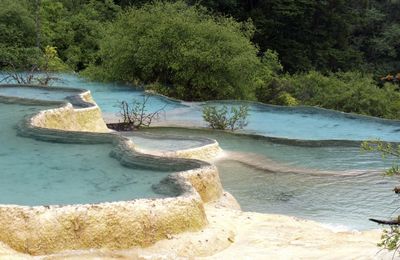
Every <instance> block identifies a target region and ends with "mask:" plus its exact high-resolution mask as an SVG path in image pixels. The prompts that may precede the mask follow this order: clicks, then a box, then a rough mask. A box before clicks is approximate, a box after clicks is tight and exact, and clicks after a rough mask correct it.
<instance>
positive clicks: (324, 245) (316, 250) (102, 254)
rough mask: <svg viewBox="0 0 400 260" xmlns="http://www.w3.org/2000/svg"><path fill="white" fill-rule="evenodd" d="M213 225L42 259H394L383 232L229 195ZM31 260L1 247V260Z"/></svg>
mask: <svg viewBox="0 0 400 260" xmlns="http://www.w3.org/2000/svg"><path fill="white" fill-rule="evenodd" d="M206 213H207V217H208V219H209V225H208V226H207V227H206V228H205V229H203V230H202V231H200V232H191V233H183V234H179V235H174V236H171V237H169V238H168V239H165V240H162V241H159V242H157V243H156V244H154V245H153V246H150V247H147V248H132V249H127V250H118V251H111V250H107V249H101V250H82V251H67V252H63V253H59V254H54V255H48V256H41V259H115V258H118V259H187V258H202V259H203V258H204V259H392V256H393V253H392V252H386V251H380V249H379V248H378V247H377V246H376V243H377V242H378V241H379V238H380V231H379V230H374V231H366V232H333V231H332V230H330V229H328V228H326V227H323V226H322V225H321V224H319V223H317V222H313V221H308V220H303V219H298V218H295V217H289V216H282V215H271V214H260V213H252V212H242V211H240V209H238V207H237V206H235V203H234V201H233V199H232V198H231V197H230V195H229V194H227V193H225V194H224V196H223V199H222V200H220V201H219V202H218V203H212V204H207V205H206ZM7 258H8V259H18V258H19V259H27V258H31V257H30V256H28V255H22V254H19V253H17V252H14V251H12V250H11V249H9V248H7V246H6V245H4V244H0V259H7Z"/></svg>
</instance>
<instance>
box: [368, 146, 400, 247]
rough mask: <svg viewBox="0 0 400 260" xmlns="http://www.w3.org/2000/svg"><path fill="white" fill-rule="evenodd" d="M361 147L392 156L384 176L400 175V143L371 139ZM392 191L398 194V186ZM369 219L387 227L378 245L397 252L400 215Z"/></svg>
mask: <svg viewBox="0 0 400 260" xmlns="http://www.w3.org/2000/svg"><path fill="white" fill-rule="evenodd" d="M361 148H362V150H364V151H368V152H379V153H380V154H381V156H382V158H386V157H392V158H393V166H392V167H390V168H389V169H387V170H386V171H385V176H394V175H400V167H399V159H400V145H397V144H396V145H395V144H391V143H388V142H382V141H380V140H373V141H365V142H363V143H362V144H361ZM393 191H394V192H395V193H396V194H400V187H398V186H397V187H395V188H394V189H393ZM370 220H371V221H374V222H376V223H379V224H381V225H386V226H388V227H389V228H386V229H384V230H383V233H382V235H381V242H379V243H378V246H379V247H382V248H384V249H387V250H390V251H393V250H394V252H395V253H396V252H398V251H399V248H400V216H398V217H397V218H396V219H394V220H388V221H387V220H377V219H370Z"/></svg>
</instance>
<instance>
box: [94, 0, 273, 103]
mask: <svg viewBox="0 0 400 260" xmlns="http://www.w3.org/2000/svg"><path fill="white" fill-rule="evenodd" d="M253 32H254V27H253V26H252V24H251V23H238V22H236V21H235V20H234V19H232V18H226V17H213V16H212V15H210V14H209V13H208V12H207V10H206V9H204V8H202V7H200V6H198V5H195V6H188V5H187V4H185V3H184V2H182V1H178V2H176V3H163V2H155V3H154V4H146V5H144V6H143V7H141V8H128V9H127V10H126V11H124V12H123V13H122V14H120V15H119V17H118V18H117V20H116V21H115V22H114V23H112V24H111V25H110V26H109V27H108V28H107V30H106V32H105V36H104V38H103V39H102V41H101V50H100V57H101V66H99V68H97V69H96V68H92V69H91V70H90V71H91V75H95V76H96V75H97V76H103V78H104V79H106V80H119V81H129V82H139V83H144V84H150V83H159V84H161V85H162V86H163V87H164V88H165V92H166V93H168V94H169V95H171V96H174V97H177V98H180V99H185V100H206V99H231V98H237V99H252V98H253V97H254V89H255V88H256V87H257V86H258V85H259V84H263V83H264V80H265V76H264V75H265V72H266V71H271V70H272V68H275V67H279V63H277V58H276V54H275V53H272V52H270V53H267V55H266V58H265V59H264V60H262V59H261V58H260V57H259V56H258V53H259V50H258V49H257V48H256V47H255V46H254V45H253V44H252V43H251V42H250V37H251V36H252V34H253ZM271 57H273V58H272V59H271ZM271 73H272V72H271Z"/></svg>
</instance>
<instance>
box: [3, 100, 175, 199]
mask: <svg viewBox="0 0 400 260" xmlns="http://www.w3.org/2000/svg"><path fill="white" fill-rule="evenodd" d="M44 108H45V107H43V106H40V107H35V106H22V105H10V104H2V103H0V111H1V113H0V133H1V135H0V144H1V145H0V179H1V181H0V192H1V195H0V204H20V205H49V204H75V203H96V202H106V201H118V200H131V199H137V198H148V197H151V198H154V197H160V196H161V195H159V194H156V193H154V192H153V190H152V188H151V186H152V184H157V183H158V182H159V181H160V180H161V179H162V178H164V177H165V176H167V175H168V174H169V172H165V171H153V170H152V171H149V170H144V169H131V168H126V167H123V166H121V164H120V163H119V162H118V161H117V160H115V159H113V158H111V157H110V156H109V153H110V151H111V149H112V148H113V146H112V145H111V144H110V145H105V144H98V145H84V144H60V143H51V142H41V141H36V140H33V139H31V138H23V137H19V136H17V131H16V129H15V126H16V125H17V124H18V123H19V121H20V120H22V119H23V117H24V116H25V115H27V114H32V113H35V112H37V111H39V110H42V109H44Z"/></svg>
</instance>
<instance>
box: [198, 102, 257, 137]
mask: <svg viewBox="0 0 400 260" xmlns="http://www.w3.org/2000/svg"><path fill="white" fill-rule="evenodd" d="M248 115H249V107H248V106H246V105H241V106H232V107H231V108H230V109H228V107H227V106H225V105H223V106H220V107H216V106H206V107H204V108H203V119H204V121H206V122H207V123H208V125H209V127H211V128H212V129H219V130H226V129H229V130H231V131H235V130H238V129H243V128H244V127H245V126H247V124H248V121H247V116H248Z"/></svg>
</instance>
